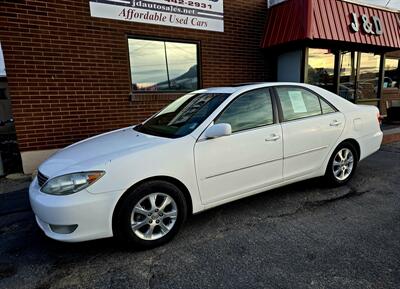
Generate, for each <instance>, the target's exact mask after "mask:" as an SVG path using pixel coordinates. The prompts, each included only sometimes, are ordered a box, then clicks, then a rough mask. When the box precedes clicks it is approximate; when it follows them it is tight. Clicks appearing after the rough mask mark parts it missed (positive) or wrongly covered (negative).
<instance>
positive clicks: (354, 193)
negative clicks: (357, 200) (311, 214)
mask: <svg viewBox="0 0 400 289" xmlns="http://www.w3.org/2000/svg"><path fill="white" fill-rule="evenodd" d="M367 192H368V190H366V191H358V190H357V189H356V188H352V187H350V190H349V191H348V193H346V194H343V195H335V196H333V197H331V198H327V199H323V200H316V201H306V202H305V203H304V204H303V206H302V207H303V208H305V209H307V208H314V207H320V206H323V205H326V204H329V203H333V202H337V201H340V200H344V199H350V198H354V197H358V196H361V195H363V194H365V193H367Z"/></svg>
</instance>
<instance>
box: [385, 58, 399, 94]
mask: <svg viewBox="0 0 400 289" xmlns="http://www.w3.org/2000/svg"><path fill="white" fill-rule="evenodd" d="M399 84H400V60H399V59H398V58H386V59H385V79H384V82H383V87H384V88H395V87H397V88H399V87H400V85H399Z"/></svg>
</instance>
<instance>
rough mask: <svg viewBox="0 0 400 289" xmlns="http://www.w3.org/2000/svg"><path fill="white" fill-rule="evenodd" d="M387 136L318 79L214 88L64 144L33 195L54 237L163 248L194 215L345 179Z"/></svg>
mask: <svg viewBox="0 0 400 289" xmlns="http://www.w3.org/2000/svg"><path fill="white" fill-rule="evenodd" d="M381 141H382V132H381V130H380V125H379V113H378V109H377V108H376V107H373V106H366V105H355V104H352V103H350V102H348V101H346V100H345V99H343V98H341V97H339V96H337V95H335V94H333V93H331V92H328V91H326V90H323V89H321V88H318V87H315V86H310V85H305V84H293V83H263V84H247V85H239V86H233V87H223V88H210V89H203V90H198V91H195V92H192V93H189V94H187V95H185V96H183V97H181V98H179V99H178V100H176V101H175V102H173V103H172V104H170V105H169V106H167V107H166V108H165V109H163V110H162V111H161V112H159V113H158V114H156V115H154V116H153V117H151V118H150V119H148V120H147V121H145V122H144V123H142V124H140V125H137V126H132V127H127V128H123V129H120V130H116V131H112V132H108V133H105V134H102V135H99V136H95V137H92V138H89V139H86V140H83V141H81V142H79V143H76V144H73V145H71V146H69V147H67V148H65V149H62V150H60V151H59V152H57V153H56V154H55V155H53V156H52V157H50V158H49V159H48V160H47V161H45V162H44V163H43V164H42V165H41V166H40V167H39V170H38V175H37V177H36V178H35V179H34V181H33V182H32V184H31V186H30V190H29V195H30V201H31V205H32V208H33V211H34V213H35V215H36V220H37V223H38V224H39V226H40V228H41V229H42V230H43V231H44V232H45V234H46V235H47V236H49V237H50V238H53V239H57V240H61V241H68V242H76V241H85V240H91V239H97V238H104V237H111V236H116V237H118V238H119V239H121V240H123V241H125V242H127V243H128V244H131V245H134V246H141V247H153V246H157V245H160V244H162V243H165V242H166V241H168V240H170V239H171V238H172V237H173V236H174V235H175V234H176V233H177V232H178V230H179V229H180V228H181V226H182V224H183V222H184V221H185V218H186V216H187V215H188V214H192V213H198V212H201V211H203V210H206V209H209V208H211V207H215V206H218V205H221V204H224V203H227V202H231V201H233V200H236V199H240V198H243V197H246V196H249V195H253V194H257V193H260V192H264V191H266V190H270V189H272V188H276V187H279V186H283V185H286V184H289V183H294V182H298V181H301V180H304V179H309V178H314V177H318V176H325V178H326V179H327V180H328V181H329V182H330V183H331V184H332V185H341V184H344V183H346V182H347V181H348V180H349V179H350V178H351V177H352V175H353V174H354V172H355V170H356V167H357V163H358V162H359V161H361V160H362V159H364V158H365V157H367V156H369V155H371V154H372V153H374V152H376V151H377V150H378V149H379V147H380V145H381Z"/></svg>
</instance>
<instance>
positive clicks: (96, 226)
mask: <svg viewBox="0 0 400 289" xmlns="http://www.w3.org/2000/svg"><path fill="white" fill-rule="evenodd" d="M122 193H123V192H121V191H115V192H108V193H102V194H93V193H89V192H88V191H87V190H82V191H80V192H78V193H76V194H72V195H67V196H53V195H48V194H44V193H42V192H41V191H40V187H39V185H38V182H37V179H36V178H35V180H34V181H33V182H32V184H31V185H30V187H29V200H30V203H31V206H32V209H33V212H34V213H35V217H36V221H37V223H38V225H39V227H40V228H41V229H42V230H43V232H44V233H45V234H46V235H47V236H48V237H50V238H52V239H55V240H59V241H64V242H80V241H87V240H93V239H100V238H107V237H111V236H112V235H113V233H112V214H113V210H114V208H115V206H116V203H117V201H118V199H119V197H120V196H121V195H122ZM75 225H77V226H75ZM64 226H65V227H66V228H68V227H74V228H75V227H76V228H75V229H74V230H71V231H72V232H68V233H66V232H63V233H60V232H59V231H58V230H55V229H54V228H55V227H56V228H60V227H61V228H62V227H64ZM57 232H58V233H57Z"/></svg>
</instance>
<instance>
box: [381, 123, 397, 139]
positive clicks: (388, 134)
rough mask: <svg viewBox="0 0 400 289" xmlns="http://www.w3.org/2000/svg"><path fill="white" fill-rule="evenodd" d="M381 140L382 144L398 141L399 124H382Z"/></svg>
mask: <svg viewBox="0 0 400 289" xmlns="http://www.w3.org/2000/svg"><path fill="white" fill-rule="evenodd" d="M382 131H383V141H382V144H388V143H392V142H397V141H400V125H397V126H383V127H382Z"/></svg>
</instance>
